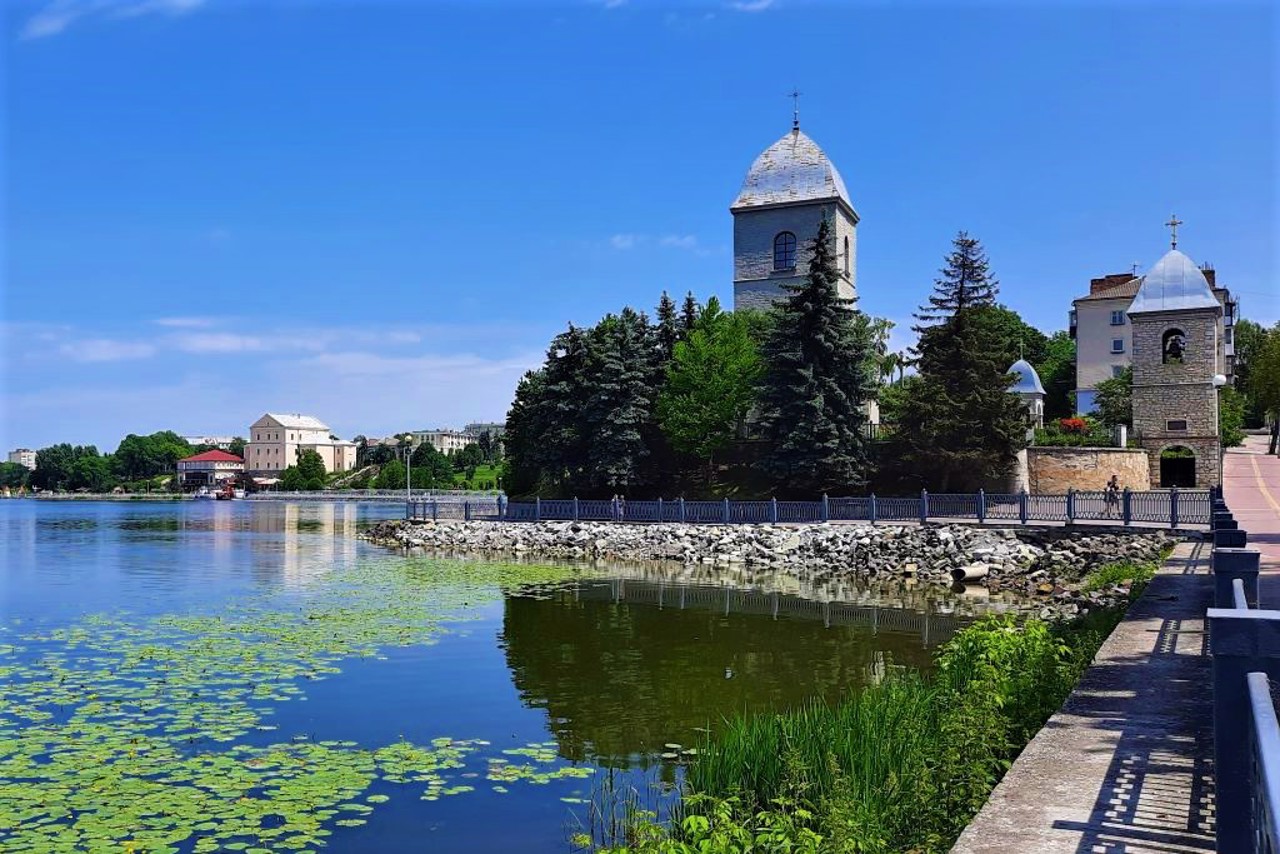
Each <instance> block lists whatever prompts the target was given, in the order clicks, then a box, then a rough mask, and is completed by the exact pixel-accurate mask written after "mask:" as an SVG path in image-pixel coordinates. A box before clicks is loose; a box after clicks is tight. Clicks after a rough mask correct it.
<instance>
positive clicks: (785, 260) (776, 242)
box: [773, 231, 796, 270]
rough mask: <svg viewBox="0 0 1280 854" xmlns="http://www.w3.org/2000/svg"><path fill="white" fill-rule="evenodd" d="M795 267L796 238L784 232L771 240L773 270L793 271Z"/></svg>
mask: <svg viewBox="0 0 1280 854" xmlns="http://www.w3.org/2000/svg"><path fill="white" fill-rule="evenodd" d="M795 267H796V236H795V235H794V234H792V233H791V232H789V231H784V232H782V233H781V234H779V235H778V236H777V237H775V238H773V269H775V270H794V269H795Z"/></svg>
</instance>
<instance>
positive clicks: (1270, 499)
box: [1222, 436, 1280, 608]
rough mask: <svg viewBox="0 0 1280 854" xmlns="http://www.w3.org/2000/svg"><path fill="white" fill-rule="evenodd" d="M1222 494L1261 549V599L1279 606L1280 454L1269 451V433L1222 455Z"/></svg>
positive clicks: (1253, 544) (1252, 542)
mask: <svg viewBox="0 0 1280 854" xmlns="http://www.w3.org/2000/svg"><path fill="white" fill-rule="evenodd" d="M1222 489H1223V497H1224V498H1226V499H1227V506H1228V507H1230V508H1231V512H1232V513H1234V514H1235V517H1236V521H1237V522H1239V523H1240V527H1241V528H1244V529H1245V530H1246V531H1248V532H1249V547H1250V548H1255V549H1257V550H1258V551H1260V552H1262V572H1261V574H1260V579H1261V581H1260V584H1261V588H1262V594H1261V595H1262V601H1263V602H1264V603H1265V605H1266V607H1268V608H1280V457H1273V456H1270V455H1268V454H1267V437H1266V436H1247V437H1246V438H1245V443H1244V446H1243V447H1241V448H1232V449H1230V450H1229V451H1227V453H1226V455H1225V457H1224V458H1223V473H1222Z"/></svg>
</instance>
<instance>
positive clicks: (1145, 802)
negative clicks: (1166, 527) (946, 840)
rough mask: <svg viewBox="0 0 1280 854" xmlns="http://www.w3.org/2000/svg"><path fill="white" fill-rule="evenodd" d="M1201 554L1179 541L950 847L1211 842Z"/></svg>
mask: <svg viewBox="0 0 1280 854" xmlns="http://www.w3.org/2000/svg"><path fill="white" fill-rule="evenodd" d="M1209 552H1210V546H1209V544H1208V543H1200V542H1186V543H1182V544H1180V545H1179V546H1178V548H1177V549H1176V551H1175V552H1174V554H1173V556H1172V557H1171V558H1170V559H1169V560H1168V562H1166V563H1165V565H1164V567H1163V568H1162V569H1161V570H1160V572H1159V574H1158V575H1157V576H1156V577H1155V578H1154V579H1153V580H1152V582H1151V584H1150V585H1149V586H1148V587H1147V590H1146V592H1145V593H1144V594H1143V595H1142V598H1141V599H1139V600H1138V601H1137V602H1136V603H1134V605H1133V606H1132V607H1131V608H1130V609H1129V613H1128V614H1127V615H1126V616H1125V619H1124V621H1123V622H1121V623H1120V625H1119V626H1117V627H1116V629H1115V631H1114V632H1112V633H1111V637H1109V638H1108V639H1107V641H1106V643H1104V644H1103V645H1102V649H1100V650H1099V651H1098V655H1097V657H1096V658H1095V659H1094V663H1093V666H1092V667H1090V668H1089V670H1088V671H1087V672H1086V673H1085V675H1084V677H1083V678H1082V679H1081V680H1080V684H1079V685H1077V686H1076V690H1075V691H1074V692H1072V694H1071V696H1070V697H1069V698H1068V699H1067V701H1066V703H1064V704H1063V707H1062V709H1060V710H1059V711H1058V713H1057V714H1055V715H1054V716H1053V717H1052V718H1050V719H1049V722H1048V723H1047V724H1045V727H1044V729H1042V730H1041V731H1040V732H1039V733H1038V734H1037V735H1036V737H1035V738H1034V739H1032V741H1031V743H1030V744H1028V745H1027V747H1026V749H1025V750H1023V752H1022V755H1021V756H1019V757H1018V760H1017V761H1016V762H1015V763H1014V764H1013V767H1012V768H1010V769H1009V773H1008V774H1006V775H1005V778H1004V780H1002V781H1001V783H1000V785H999V786H997V787H996V789H995V791H994V792H993V793H992V795H991V799H990V800H989V801H988V802H987V804H986V806H984V807H983V808H982V811H981V812H980V813H978V815H977V817H976V818H975V819H974V821H973V822H972V823H971V824H970V825H969V827H968V828H967V829H966V830H965V832H964V834H963V835H962V836H961V837H960V839H959V840H958V841H957V842H956V845H955V847H954V848H953V849H952V852H953V854H978V852H982V854H1026V852H1033V851H1034V852H1037V854H1102V853H1103V852H1105V854H1119V852H1124V854H1137V852H1142V853H1143V854H1148V853H1149V854H1156V852H1159V854H1172V852H1197V851H1213V850H1214V825H1213V784H1212V757H1213V726H1212V707H1211V696H1210V690H1209V689H1210V686H1211V681H1210V659H1209V657H1208V656H1207V654H1206V653H1207V650H1206V648H1205V647H1206V644H1205V634H1204V614H1205V609H1207V608H1208V607H1209V602H1210V599H1211V597H1212V587H1211V584H1210V578H1209V575H1208V571H1209Z"/></svg>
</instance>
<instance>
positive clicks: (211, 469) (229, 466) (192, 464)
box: [178, 451, 244, 486]
mask: <svg viewBox="0 0 1280 854" xmlns="http://www.w3.org/2000/svg"><path fill="white" fill-rule="evenodd" d="M243 473H244V460H242V459H241V458H240V457H237V456H236V455H235V454H228V453H227V452H226V451H205V452H204V453H203V454H196V455H195V456H191V457H187V458H186V459H184V460H178V477H179V478H181V480H182V485H183V486H212V485H214V484H216V483H221V482H222V481H224V480H231V479H233V478H236V477H239V476H240V475H241V474H243Z"/></svg>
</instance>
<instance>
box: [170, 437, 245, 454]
mask: <svg viewBox="0 0 1280 854" xmlns="http://www.w3.org/2000/svg"><path fill="white" fill-rule="evenodd" d="M182 439H183V441H184V442H186V443H187V444H188V445H194V446H195V447H197V448H198V447H200V446H201V445H212V446H213V447H215V448H217V449H218V450H220V451H225V450H227V449H228V448H230V447H231V443H232V442H234V441H235V440H236V437H235V436H183V437H182Z"/></svg>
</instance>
